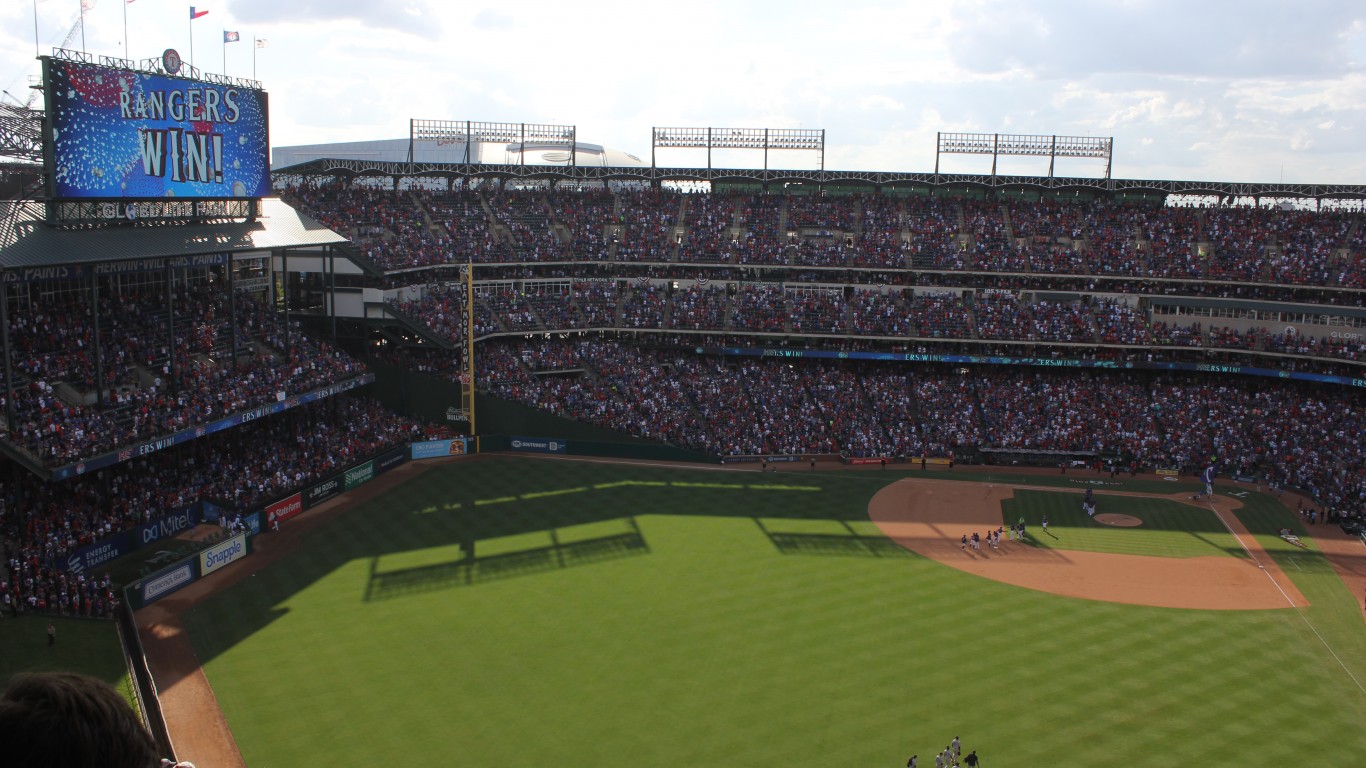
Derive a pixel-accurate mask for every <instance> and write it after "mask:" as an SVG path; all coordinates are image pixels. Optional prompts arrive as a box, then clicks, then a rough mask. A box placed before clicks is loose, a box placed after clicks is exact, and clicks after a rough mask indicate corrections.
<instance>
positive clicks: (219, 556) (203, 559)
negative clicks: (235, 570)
mask: <svg viewBox="0 0 1366 768" xmlns="http://www.w3.org/2000/svg"><path fill="white" fill-rule="evenodd" d="M246 556H247V535H246V534H245V533H239V534H237V535H236V536H233V537H232V538H231V539H228V540H227V541H225V542H222V543H221V544H215V545H214V546H212V547H209V548H208V549H206V550H204V551H203V552H200V553H199V575H200V576H208V575H209V574H211V573H213V572H214V571H216V570H218V569H219V568H222V567H223V566H225V565H227V564H228V563H231V562H233V561H235V560H241V559H242V558H244V557H246Z"/></svg>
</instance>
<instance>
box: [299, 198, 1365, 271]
mask: <svg viewBox="0 0 1366 768" xmlns="http://www.w3.org/2000/svg"><path fill="white" fill-rule="evenodd" d="M288 194H289V199H290V200H291V201H292V202H295V204H297V205H299V206H301V207H302V208H303V209H304V210H305V211H306V212H308V213H310V214H312V215H314V216H316V217H317V218H319V219H320V220H322V221H323V222H324V223H326V224H328V225H329V226H332V227H334V228H336V229H338V230H339V231H341V232H343V233H345V234H347V235H349V236H350V237H352V238H353V240H354V241H355V243H356V244H357V246H358V248H359V249H360V250H361V251H362V253H364V254H366V255H367V256H369V257H370V258H371V259H372V260H374V261H375V262H376V263H378V264H380V265H381V266H382V267H383V268H384V269H387V270H396V269H410V268H414V267H421V266H433V265H441V264H454V263H462V262H464V261H467V260H472V261H474V262H475V263H480V264H497V263H512V262H523V263H538V262H547V261H551V262H560V261H565V260H576V261H589V262H594V261H596V262H608V261H615V262H617V263H621V262H627V263H632V262H636V263H638V262H653V263H697V264H743V265H769V266H782V265H789V266H797V265H805V266H811V267H821V268H841V267H843V268H850V267H857V268H876V267H888V268H893V269H904V268H906V267H911V268H915V269H923V270H949V271H960V270H970V271H985V272H1003V273H1014V274H1059V275H1064V274H1066V275H1106V276H1132V277H1134V278H1138V279H1143V278H1163V279H1192V280H1212V281H1233V282H1247V283H1268V284H1282V285H1322V286H1331V287H1338V288H1343V287H1345V288H1361V287H1366V271H1363V270H1362V269H1361V268H1360V267H1361V265H1362V264H1361V262H1362V260H1363V259H1366V245H1363V243H1362V240H1363V239H1364V238H1363V235H1362V230H1363V227H1360V226H1358V225H1357V222H1358V220H1359V218H1360V214H1358V213H1342V212H1337V211H1324V212H1309V211H1302V210H1294V211H1286V210H1280V209H1279V208H1265V207H1262V208H1257V207H1236V206H1230V207H1213V208H1188V207H1172V206H1168V207H1162V206H1155V205H1153V204H1151V203H1132V202H1130V203H1126V202H1122V201H1119V202H1116V201H1106V200H1056V199H1041V200H1025V199H1020V198H1000V199H992V198H986V199H976V198H971V197H964V196H919V195H913V196H909V197H901V198H896V197H890V196H869V195H848V196H837V195H835V196H820V195H776V194H733V193H718V194H694V195H679V194H675V193H670V192H665V191H659V190H628V189H618V190H614V191H610V192H609V191H607V190H605V189H597V190H592V189H584V190H568V189H557V190H552V191H545V190H541V189H534V190H507V191H503V190H498V189H494V188H492V187H489V188H481V189H463V188H462V189H459V190H450V191H442V192H433V191H428V190H417V189H401V190H381V189H379V188H376V187H366V186H360V185H356V186H351V187H335V186H327V187H300V188H296V189H292V190H290V191H289V193H288Z"/></svg>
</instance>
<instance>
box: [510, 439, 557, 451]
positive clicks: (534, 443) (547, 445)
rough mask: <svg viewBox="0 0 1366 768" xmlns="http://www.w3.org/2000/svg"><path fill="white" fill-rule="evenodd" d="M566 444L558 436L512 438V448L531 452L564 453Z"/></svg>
mask: <svg viewBox="0 0 1366 768" xmlns="http://www.w3.org/2000/svg"><path fill="white" fill-rule="evenodd" d="M567 448H568V444H567V443H566V442H565V441H564V440H561V439H558V438H549V437H514V438H512V450H514V451H531V452H532V453H564V452H565V450H566V449H567Z"/></svg>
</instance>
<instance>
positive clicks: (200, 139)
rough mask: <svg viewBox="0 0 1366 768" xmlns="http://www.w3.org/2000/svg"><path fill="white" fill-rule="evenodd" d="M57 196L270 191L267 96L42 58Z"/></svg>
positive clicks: (253, 194) (180, 195)
mask: <svg viewBox="0 0 1366 768" xmlns="http://www.w3.org/2000/svg"><path fill="white" fill-rule="evenodd" d="M43 72H44V85H45V88H44V93H45V95H46V97H47V117H48V118H49V120H50V122H51V133H50V135H48V136H47V137H45V138H46V139H47V141H45V142H44V144H46V145H47V146H48V147H49V149H48V152H49V162H50V163H51V165H50V166H49V168H50V174H49V178H50V179H51V185H52V188H51V192H52V195H53V196H54V197H58V198H103V199H109V198H144V199H162V198H168V197H175V198H180V199H187V198H231V197H240V198H260V197H267V196H269V194H270V138H269V131H268V128H267V123H268V120H267V118H268V110H267V106H266V93H265V92H264V91H258V90H254V89H252V88H247V87H243V86H240V85H226V84H220V83H207V82H202V81H199V80H189V79H185V78H180V77H168V76H166V75H160V74H151V73H147V72H134V71H132V70H127V69H117V68H114V67H107V66H98V65H95V64H85V63H81V62H75V61H59V60H56V59H52V58H48V57H45V58H44V59H43Z"/></svg>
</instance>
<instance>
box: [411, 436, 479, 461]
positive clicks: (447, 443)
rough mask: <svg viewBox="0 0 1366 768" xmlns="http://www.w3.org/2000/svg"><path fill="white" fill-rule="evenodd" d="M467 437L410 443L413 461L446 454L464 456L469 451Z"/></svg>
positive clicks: (442, 456) (437, 457) (441, 456)
mask: <svg viewBox="0 0 1366 768" xmlns="http://www.w3.org/2000/svg"><path fill="white" fill-rule="evenodd" d="M467 440H468V438H464V437H455V438H451V439H450V440H424V441H423V442H420V443H412V444H411V445H410V446H409V447H410V448H411V449H412V454H413V461H417V460H418V459H440V458H444V457H446V456H464V455H465V454H467V453H469V443H468V442H467Z"/></svg>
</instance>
